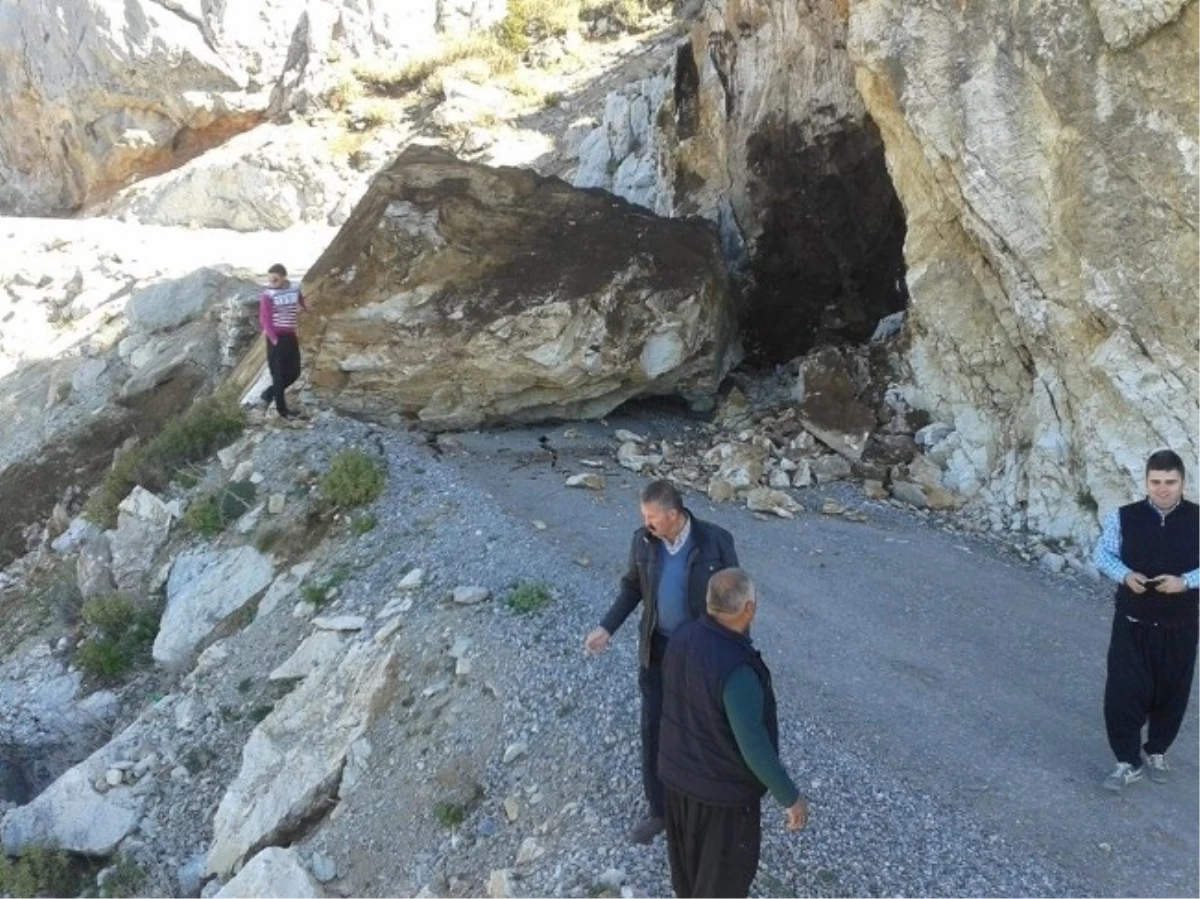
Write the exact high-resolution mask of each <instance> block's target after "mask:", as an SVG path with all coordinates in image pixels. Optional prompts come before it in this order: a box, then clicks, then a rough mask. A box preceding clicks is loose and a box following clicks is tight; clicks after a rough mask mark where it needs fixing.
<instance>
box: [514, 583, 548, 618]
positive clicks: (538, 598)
mask: <svg viewBox="0 0 1200 899" xmlns="http://www.w3.org/2000/svg"><path fill="white" fill-rule="evenodd" d="M553 600H554V594H553V593H551V592H550V588H549V587H547V586H546V585H545V584H542V583H538V582H536V581H522V582H521V583H519V584H517V585H516V586H515V587H513V588H512V590H511V591H510V592H509V594H508V597H507V598H506V599H505V602H506V603H507V604H508V607H509V608H510V609H512V610H513V611H514V612H516V613H518V614H520V615H526V614H529V613H531V612H540V611H541V610H542V609H544V608H545V607H546V606H548V605H550V603H551V602H552V601H553Z"/></svg>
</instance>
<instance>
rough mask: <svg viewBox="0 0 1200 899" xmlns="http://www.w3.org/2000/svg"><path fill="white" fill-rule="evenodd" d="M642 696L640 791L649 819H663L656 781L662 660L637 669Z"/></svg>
mask: <svg viewBox="0 0 1200 899" xmlns="http://www.w3.org/2000/svg"><path fill="white" fill-rule="evenodd" d="M638 689H639V690H641V692H642V789H643V790H645V791H646V804H647V805H648V806H649V807H650V817H652V818H661V817H662V816H663V784H662V781H661V780H659V779H658V731H659V727H660V726H661V724H662V707H663V677H662V658H661V657H660V658H658V659H657V660H655V659H652V660H651V663H650V667H649V668H639V669H638Z"/></svg>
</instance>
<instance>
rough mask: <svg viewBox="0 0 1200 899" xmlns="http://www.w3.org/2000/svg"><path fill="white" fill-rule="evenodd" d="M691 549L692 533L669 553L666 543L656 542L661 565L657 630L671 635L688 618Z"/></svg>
mask: <svg viewBox="0 0 1200 899" xmlns="http://www.w3.org/2000/svg"><path fill="white" fill-rule="evenodd" d="M691 551H692V535H691V534H688V538H687V540H685V541H684V544H683V546H681V547H680V548H679V552H677V553H675V555H671V554H670V553H669V552H667V545H666V544H665V543H663V542H662V541H659V544H658V560H659V564H660V565H661V566H662V577H661V579H660V580H659V582H658V630H659V632H660V633H663V634H666V635H667V636H670V635H671V631H673V630H675V628H677V627H679V625H681V624H683V623H684V622H685V621H687V619H688V595H687V594H688V585H687V575H688V567H687V563H688V554H689V553H691Z"/></svg>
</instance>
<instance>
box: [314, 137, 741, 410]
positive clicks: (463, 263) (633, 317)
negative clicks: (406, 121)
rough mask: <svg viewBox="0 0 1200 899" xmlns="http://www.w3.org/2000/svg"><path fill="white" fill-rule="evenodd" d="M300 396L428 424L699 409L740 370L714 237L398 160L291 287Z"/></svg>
mask: <svg viewBox="0 0 1200 899" xmlns="http://www.w3.org/2000/svg"><path fill="white" fill-rule="evenodd" d="M305 286H306V289H307V292H308V293H309V294H310V296H312V297H313V298H314V303H313V305H314V318H315V319H316V322H315V327H314V325H313V324H312V323H310V324H309V326H308V327H309V328H310V329H312V330H311V331H310V333H314V334H315V338H314V342H315V347H314V349H315V352H313V353H312V354H311V356H310V358H311V359H312V362H311V365H312V372H311V383H312V386H313V388H314V390H315V391H316V392H317V393H318V394H319V395H320V396H321V397H322V398H323V399H324V400H326V401H327V402H328V403H329V404H330V405H332V406H334V407H335V408H338V409H340V410H342V411H344V412H348V413H352V414H360V415H367V416H373V417H383V416H388V415H391V414H399V415H402V416H407V417H414V418H416V419H417V420H418V421H419V422H421V423H423V424H424V425H426V426H429V427H433V428H441V429H446V428H469V427H475V426H478V425H481V424H495V423H504V422H516V421H535V420H540V419H545V418H559V419H561V418H589V417H598V416H602V415H605V414H607V413H608V412H610V411H611V410H612V409H613V408H615V407H616V406H618V405H620V404H621V403H623V402H625V401H626V400H628V399H631V398H634V397H641V396H650V395H678V396H681V397H683V398H684V399H686V400H687V401H688V402H689V403H691V404H692V405H693V406H695V407H698V408H705V407H707V406H709V405H710V404H711V402H712V398H713V396H714V394H715V392H716V388H717V386H718V385H719V383H720V381H721V379H722V378H723V377H724V375H725V373H726V372H727V371H728V370H729V368H730V367H731V366H732V365H733V364H734V363H735V362H736V361H737V360H738V358H739V354H740V349H739V346H738V343H737V339H736V334H735V320H734V310H733V306H732V303H731V301H730V296H729V293H728V290H727V286H726V278H725V273H724V270H723V267H722V262H721V255H720V249H719V247H718V243H717V239H716V237H715V233H714V231H713V229H712V228H711V227H710V226H709V225H707V224H705V223H702V222H699V221H679V220H670V219H661V218H657V217H656V216H654V215H651V214H649V213H647V212H646V211H645V210H642V209H639V208H637V207H634V206H632V205H630V204H628V203H626V202H625V201H623V200H620V199H616V198H614V197H611V196H607V195H604V194H601V193H599V192H591V191H583V190H578V189H575V188H572V187H570V186H569V185H567V184H565V183H564V182H562V181H560V180H558V179H554V178H543V177H541V176H539V175H537V174H535V173H533V172H530V171H525V170H520V169H508V168H501V169H492V168H487V167H485V166H480V165H476V164H472V163H466V162H462V161H460V160H458V159H456V158H455V157H453V156H452V155H450V154H448V153H446V152H444V151H441V150H437V149H433V148H429V147H410V148H409V149H408V150H406V151H404V152H403V153H402V154H400V156H399V157H397V159H396V161H395V162H394V163H393V164H392V165H391V166H390V167H388V168H387V169H385V170H383V171H382V172H381V173H380V175H379V176H378V177H377V178H376V179H375V181H374V182H373V183H372V185H371V187H370V189H369V190H368V192H367V194H366V195H365V196H364V198H363V199H362V201H361V202H360V203H359V205H358V206H357V207H356V208H355V210H354V212H353V213H352V214H351V216H350V219H349V220H348V221H347V222H346V224H345V226H344V227H343V228H342V230H341V231H340V232H339V234H338V236H337V237H336V238H335V239H334V241H333V243H332V244H331V245H330V246H329V248H328V250H326V252H325V253H324V254H323V255H322V256H321V258H320V259H319V260H318V261H317V263H316V264H315V265H314V267H313V268H312V269H311V270H310V272H309V275H308V277H307V278H306V280H305Z"/></svg>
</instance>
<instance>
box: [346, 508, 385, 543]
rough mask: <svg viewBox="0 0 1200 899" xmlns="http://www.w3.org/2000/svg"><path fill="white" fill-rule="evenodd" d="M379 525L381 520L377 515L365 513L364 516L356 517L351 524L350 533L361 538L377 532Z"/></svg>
mask: <svg viewBox="0 0 1200 899" xmlns="http://www.w3.org/2000/svg"><path fill="white" fill-rule="evenodd" d="M378 524H379V518H378V517H377V516H376V515H375V514H373V513H371V512H364V513H363V514H362V515H356V516H354V519H353V520H352V521H351V522H350V532H351V533H352V534H354V535H355V536H356V537H361V536H362V535H363V534H368V533H370V532H371V531H373V530H375V528H376V526H377V525H378Z"/></svg>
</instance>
